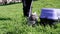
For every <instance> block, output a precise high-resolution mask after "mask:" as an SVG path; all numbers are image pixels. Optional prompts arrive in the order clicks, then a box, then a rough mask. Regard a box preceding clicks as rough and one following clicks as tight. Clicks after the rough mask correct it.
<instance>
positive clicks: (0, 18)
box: [0, 17, 12, 20]
mask: <svg viewBox="0 0 60 34" xmlns="http://www.w3.org/2000/svg"><path fill="white" fill-rule="evenodd" d="M0 20H12V19H11V18H2V17H0Z"/></svg>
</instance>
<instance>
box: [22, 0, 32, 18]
mask: <svg viewBox="0 0 60 34" xmlns="http://www.w3.org/2000/svg"><path fill="white" fill-rule="evenodd" d="M22 3H23V14H24V16H27V17H28V16H29V12H30V9H31V3H32V0H22Z"/></svg>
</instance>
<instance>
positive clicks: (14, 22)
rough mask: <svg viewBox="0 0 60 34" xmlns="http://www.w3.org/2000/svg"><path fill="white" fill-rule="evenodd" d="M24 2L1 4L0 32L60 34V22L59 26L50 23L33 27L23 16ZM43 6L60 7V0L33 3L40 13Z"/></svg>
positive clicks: (34, 9)
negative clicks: (50, 25) (55, 26)
mask: <svg viewBox="0 0 60 34" xmlns="http://www.w3.org/2000/svg"><path fill="white" fill-rule="evenodd" d="M22 7H23V6H22V3H16V4H10V5H3V6H0V34H60V23H58V24H57V28H56V29H54V28H51V27H49V26H48V25H47V26H46V27H43V26H41V25H38V26H35V27H31V26H27V24H26V17H23V10H22ZM41 8H60V0H37V1H33V3H32V11H33V12H37V14H38V16H39V15H40V12H41Z"/></svg>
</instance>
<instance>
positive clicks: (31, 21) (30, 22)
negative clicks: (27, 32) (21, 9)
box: [27, 12, 38, 26]
mask: <svg viewBox="0 0 60 34" xmlns="http://www.w3.org/2000/svg"><path fill="white" fill-rule="evenodd" d="M27 21H28V23H27V24H28V25H29V26H34V25H35V24H36V23H37V21H38V16H37V14H36V12H34V13H32V14H31V16H30V17H28V18H27Z"/></svg>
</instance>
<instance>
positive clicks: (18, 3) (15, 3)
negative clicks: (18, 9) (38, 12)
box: [0, 2, 22, 6]
mask: <svg viewBox="0 0 60 34" xmlns="http://www.w3.org/2000/svg"><path fill="white" fill-rule="evenodd" d="M20 3H22V2H17V3H9V4H3V5H0V6H8V5H13V4H20Z"/></svg>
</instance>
